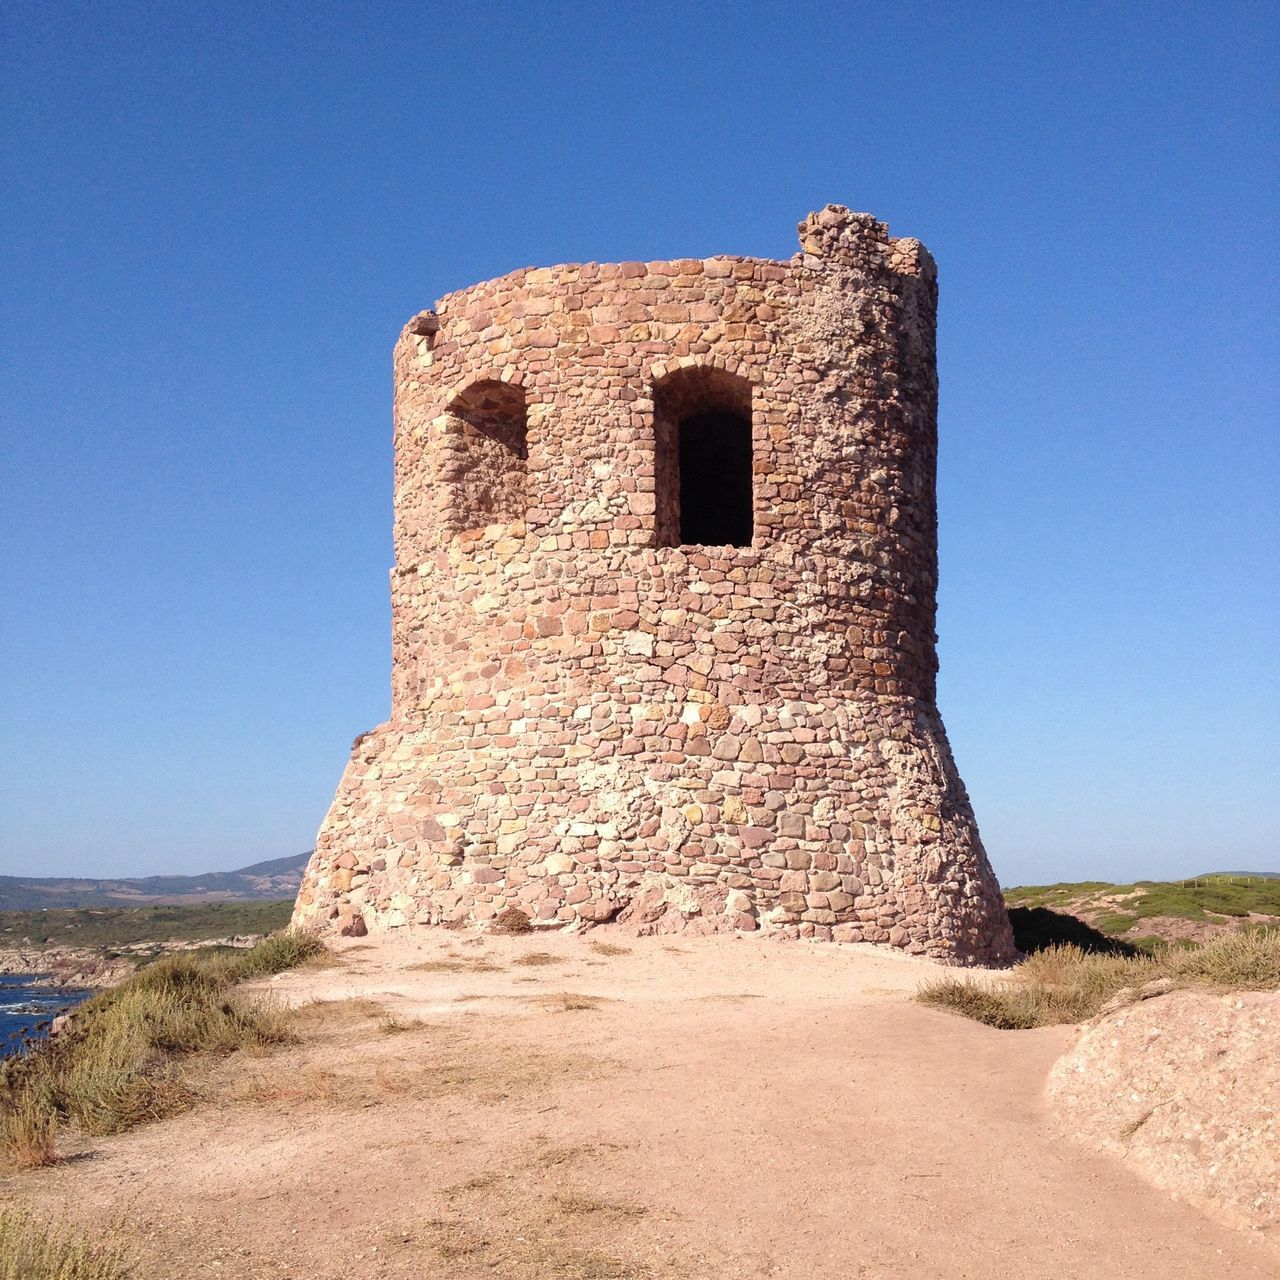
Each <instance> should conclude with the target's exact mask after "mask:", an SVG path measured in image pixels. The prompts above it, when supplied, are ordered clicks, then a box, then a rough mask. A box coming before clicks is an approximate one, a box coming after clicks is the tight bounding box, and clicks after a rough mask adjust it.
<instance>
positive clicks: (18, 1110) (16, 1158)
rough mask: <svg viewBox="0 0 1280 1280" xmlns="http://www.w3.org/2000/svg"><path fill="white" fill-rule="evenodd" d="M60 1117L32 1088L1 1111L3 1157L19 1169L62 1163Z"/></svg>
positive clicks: (0, 1133) (0, 1143) (21, 1092)
mask: <svg viewBox="0 0 1280 1280" xmlns="http://www.w3.org/2000/svg"><path fill="white" fill-rule="evenodd" d="M57 1142H58V1117H57V1115H56V1113H54V1112H53V1111H51V1110H50V1109H49V1108H48V1107H47V1106H45V1105H44V1104H43V1102H42V1100H41V1099H40V1097H39V1095H37V1094H36V1093H35V1091H34V1090H32V1089H29V1088H28V1089H23V1090H21V1091H20V1092H19V1093H18V1094H17V1095H16V1096H15V1097H14V1098H13V1101H12V1103H11V1104H10V1105H9V1106H6V1107H3V1108H0V1154H3V1155H4V1157H5V1158H6V1159H7V1160H8V1162H9V1163H10V1164H11V1165H13V1167H14V1168H15V1169H38V1168H41V1167H43V1166H46V1165H51V1164H57V1163H58V1146H57Z"/></svg>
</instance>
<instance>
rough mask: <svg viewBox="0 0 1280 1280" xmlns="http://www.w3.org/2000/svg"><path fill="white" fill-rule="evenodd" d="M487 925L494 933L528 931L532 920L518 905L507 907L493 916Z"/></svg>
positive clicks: (530, 929)
mask: <svg viewBox="0 0 1280 1280" xmlns="http://www.w3.org/2000/svg"><path fill="white" fill-rule="evenodd" d="M489 927H490V928H491V929H492V930H493V932H494V933H530V932H532V930H533V921H532V920H530V919H529V917H528V916H527V915H525V913H524V912H523V911H521V910H520V908H519V907H508V908H507V909H506V910H505V911H499V912H498V914H497V915H496V916H494V917H493V920H492V921H490V924H489Z"/></svg>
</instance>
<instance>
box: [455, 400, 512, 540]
mask: <svg viewBox="0 0 1280 1280" xmlns="http://www.w3.org/2000/svg"><path fill="white" fill-rule="evenodd" d="M449 416H450V418H451V419H452V430H451V432H450V433H449V447H448V448H447V450H446V451H445V462H444V470H443V473H442V476H441V478H442V479H443V481H444V482H445V483H446V484H447V485H448V486H449V488H450V495H449V506H450V508H451V511H450V516H451V519H450V524H451V525H452V526H453V528H454V529H455V530H461V529H472V528H479V527H482V526H484V525H488V524H500V523H509V522H510V521H512V520H520V519H523V518H524V514H525V510H526V508H527V505H528V498H527V494H526V488H527V462H528V454H529V450H528V416H527V412H526V407H525V395H524V392H523V390H521V389H520V388H519V387H516V386H512V385H511V384H510V383H506V382H497V381H485V382H477V383H473V384H472V385H471V386H469V387H467V389H466V390H465V391H463V392H462V393H461V394H460V395H458V396H457V397H456V398H455V399H454V401H453V403H452V404H450V406H449Z"/></svg>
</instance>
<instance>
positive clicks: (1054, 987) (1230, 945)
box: [917, 928, 1280, 1030]
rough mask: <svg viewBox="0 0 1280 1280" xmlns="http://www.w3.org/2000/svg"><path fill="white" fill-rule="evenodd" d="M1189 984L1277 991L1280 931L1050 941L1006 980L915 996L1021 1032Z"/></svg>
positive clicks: (975, 980)
mask: <svg viewBox="0 0 1280 1280" xmlns="http://www.w3.org/2000/svg"><path fill="white" fill-rule="evenodd" d="M1111 942H1113V940H1111V939H1105V937H1104V943H1111ZM1193 987H1198V988H1202V989H1207V990H1210V991H1215V992H1220V993H1226V992H1235V991H1271V990H1276V989H1280V929H1272V928H1252V929H1245V930H1241V931H1239V932H1230V933H1219V934H1217V935H1215V936H1214V937H1212V938H1210V939H1209V940H1208V941H1207V942H1205V943H1203V944H1198V945H1191V946H1176V945H1169V944H1166V945H1163V946H1157V947H1154V948H1153V949H1151V950H1149V951H1143V950H1139V949H1137V948H1133V947H1130V948H1129V949H1127V950H1117V949H1115V948H1114V946H1108V945H1102V946H1100V947H1097V948H1095V949H1086V948H1085V947H1082V946H1079V945H1076V944H1074V943H1068V944H1066V945H1050V946H1046V947H1044V948H1043V949H1042V950H1038V951H1035V952H1034V953H1032V954H1030V955H1028V956H1027V957H1026V959H1025V960H1023V961H1022V962H1021V963H1020V964H1018V965H1016V966H1015V967H1014V968H1013V970H1011V971H1010V973H1009V974H1008V976H1007V977H1002V978H997V979H994V980H993V979H991V978H987V977H971V978H942V979H938V980H935V981H933V982H929V983H926V984H924V985H923V986H922V987H921V988H920V991H919V993H918V995H917V999H918V1000H920V1001H921V1003H923V1004H927V1005H932V1006H934V1007H935V1008H940V1009H947V1010H949V1011H951V1012H953V1013H959V1014H963V1015H964V1016H965V1017H967V1018H974V1019H976V1020H977V1021H978V1022H984V1023H986V1024H987V1025H988V1026H992V1027H999V1028H1001V1029H1003V1030H1024V1029H1029V1028H1031V1027H1043V1026H1049V1025H1051V1024H1054V1023H1069V1022H1081V1021H1083V1020H1084V1019H1086V1018H1091V1017H1093V1016H1094V1015H1095V1014H1098V1013H1100V1012H1102V1011H1103V1010H1104V1009H1106V1008H1107V1007H1114V1006H1116V1005H1119V1004H1124V1003H1129V1002H1131V1001H1136V1000H1141V999H1144V998H1145V997H1146V996H1149V995H1160V994H1164V993H1165V992H1168V991H1174V990H1179V989H1184V988H1193Z"/></svg>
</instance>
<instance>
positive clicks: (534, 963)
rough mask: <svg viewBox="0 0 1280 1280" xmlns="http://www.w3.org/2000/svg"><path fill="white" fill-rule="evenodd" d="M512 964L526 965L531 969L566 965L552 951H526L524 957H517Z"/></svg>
mask: <svg viewBox="0 0 1280 1280" xmlns="http://www.w3.org/2000/svg"><path fill="white" fill-rule="evenodd" d="M511 963H512V964H519V965H526V966H528V967H530V968H540V967H542V966H543V965H548V964H564V963H565V962H564V959H563V958H562V957H560V956H553V955H552V954H551V952H550V951H526V952H525V953H524V955H522V956H517V957H516V958H515V959H514V960H513V961H512V962H511Z"/></svg>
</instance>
